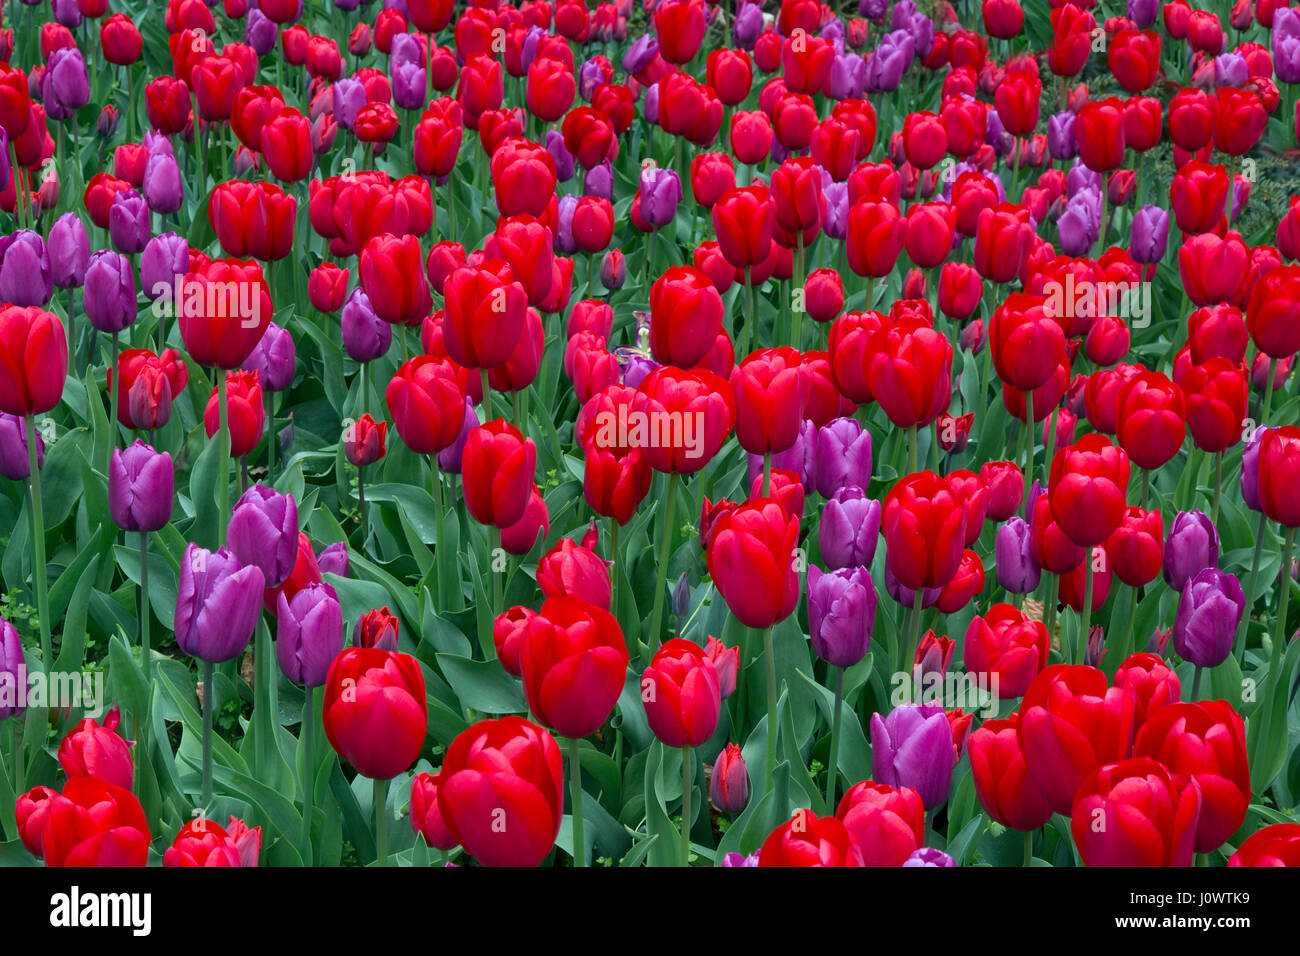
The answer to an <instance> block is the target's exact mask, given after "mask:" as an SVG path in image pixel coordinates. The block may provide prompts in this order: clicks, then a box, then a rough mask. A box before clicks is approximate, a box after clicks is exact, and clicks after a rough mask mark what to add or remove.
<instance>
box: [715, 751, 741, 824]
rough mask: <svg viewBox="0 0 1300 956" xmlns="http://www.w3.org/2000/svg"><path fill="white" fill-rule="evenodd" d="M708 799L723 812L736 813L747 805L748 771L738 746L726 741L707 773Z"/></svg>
mask: <svg viewBox="0 0 1300 956" xmlns="http://www.w3.org/2000/svg"><path fill="white" fill-rule="evenodd" d="M709 800H710V801H711V802H712V803H713V805H714V806H715V807H717V808H718V809H719V810H721V811H722V812H723V813H730V814H737V813H740V812H741V811H742V810H744V809H745V807H747V806H748V805H749V772H748V769H747V768H746V767H745V758H744V757H743V756H742V755H741V753H740V748H739V747H737V746H736V745H735V744H733V743H728V744H727V746H726V747H725V748H724V749H723V751H722V753H720V754H718V759H717V760H716V761H714V763H713V771H712V773H711V774H710V775H709Z"/></svg>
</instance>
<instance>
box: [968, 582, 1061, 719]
mask: <svg viewBox="0 0 1300 956" xmlns="http://www.w3.org/2000/svg"><path fill="white" fill-rule="evenodd" d="M1048 649H1049V648H1048V636H1047V628H1046V627H1044V626H1043V623H1042V622H1041V621H1031V620H1030V619H1028V618H1027V617H1025V616H1024V614H1022V613H1021V612H1020V611H1019V610H1018V609H1017V608H1015V607H1013V606H1012V605H1010V604H994V605H993V606H992V607H991V608H989V610H988V612H987V613H985V614H984V615H982V616H981V615H976V616H975V618H973V619H972V620H971V623H970V626H969V627H967V628H966V643H965V665H966V669H967V670H968V671H970V672H971V673H972V674H988V675H995V679H996V681H997V694H998V697H999V698H1000V699H1001V700H1010V699H1011V698H1013V697H1021V696H1023V695H1024V693H1025V691H1026V690H1027V689H1028V688H1029V685H1030V683H1031V682H1032V681H1033V679H1034V678H1035V677H1036V676H1038V673H1039V671H1041V670H1042V669H1043V667H1044V666H1046V664H1047V654H1048Z"/></svg>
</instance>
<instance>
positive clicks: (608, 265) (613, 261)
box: [600, 249, 644, 377]
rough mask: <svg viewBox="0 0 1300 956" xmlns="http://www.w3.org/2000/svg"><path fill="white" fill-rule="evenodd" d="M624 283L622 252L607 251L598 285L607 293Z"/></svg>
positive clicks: (624, 268)
mask: <svg viewBox="0 0 1300 956" xmlns="http://www.w3.org/2000/svg"><path fill="white" fill-rule="evenodd" d="M615 253H617V255H615ZM626 281H627V259H626V257H624V255H623V252H622V250H621V249H610V250H608V251H607V252H606V253H605V254H604V255H603V256H601V259H600V284H601V285H602V286H604V287H605V289H606V290H607V291H609V292H617V291H618V290H619V289H621V288H623V283H624V282H626ZM643 377H644V376H643Z"/></svg>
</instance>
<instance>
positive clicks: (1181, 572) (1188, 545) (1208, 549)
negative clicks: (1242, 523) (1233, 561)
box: [1142, 511, 1219, 591]
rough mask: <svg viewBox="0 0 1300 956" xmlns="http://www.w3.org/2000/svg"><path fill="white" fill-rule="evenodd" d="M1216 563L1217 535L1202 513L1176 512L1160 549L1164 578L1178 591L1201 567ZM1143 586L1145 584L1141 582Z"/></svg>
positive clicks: (1217, 554) (1207, 517) (1216, 531)
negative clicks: (1163, 545) (1166, 538)
mask: <svg viewBox="0 0 1300 956" xmlns="http://www.w3.org/2000/svg"><path fill="white" fill-rule="evenodd" d="M1218 563H1219V532H1218V530H1217V529H1216V528H1215V527H1214V525H1213V524H1212V523H1211V522H1210V519H1209V516H1208V515H1206V514H1205V513H1204V512H1202V511H1180V512H1179V513H1178V514H1177V515H1176V516H1175V517H1174V520H1173V523H1172V524H1171V525H1170V526H1169V539H1168V541H1166V542H1165V548H1164V576H1165V583H1167V584H1168V585H1169V586H1170V587H1171V588H1173V589H1174V590H1175V591H1181V590H1183V589H1184V588H1185V587H1186V586H1187V582H1189V581H1190V580H1191V579H1192V578H1194V577H1195V576H1196V575H1197V574H1198V573H1199V572H1200V571H1202V570H1204V569H1205V568H1213V567H1217V566H1218ZM1142 583H1144V584H1145V583H1146V582H1142Z"/></svg>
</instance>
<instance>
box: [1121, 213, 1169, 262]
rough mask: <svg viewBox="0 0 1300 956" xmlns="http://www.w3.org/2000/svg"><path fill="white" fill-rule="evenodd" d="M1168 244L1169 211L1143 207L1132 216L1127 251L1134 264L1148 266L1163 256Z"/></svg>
mask: <svg viewBox="0 0 1300 956" xmlns="http://www.w3.org/2000/svg"><path fill="white" fill-rule="evenodd" d="M1168 243H1169V211H1168V210H1166V209H1161V208H1160V207H1159V206H1143V207H1142V208H1141V209H1139V210H1138V211H1137V212H1136V213H1134V214H1133V228H1132V229H1131V230H1130V232H1129V240H1128V247H1129V248H1128V251H1129V254H1130V255H1132V256H1133V259H1134V261H1135V262H1140V263H1141V264H1142V265H1150V264H1151V263H1153V262H1159V261H1160V260H1161V259H1163V258H1164V256H1165V247H1166V246H1167V245H1168Z"/></svg>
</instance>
